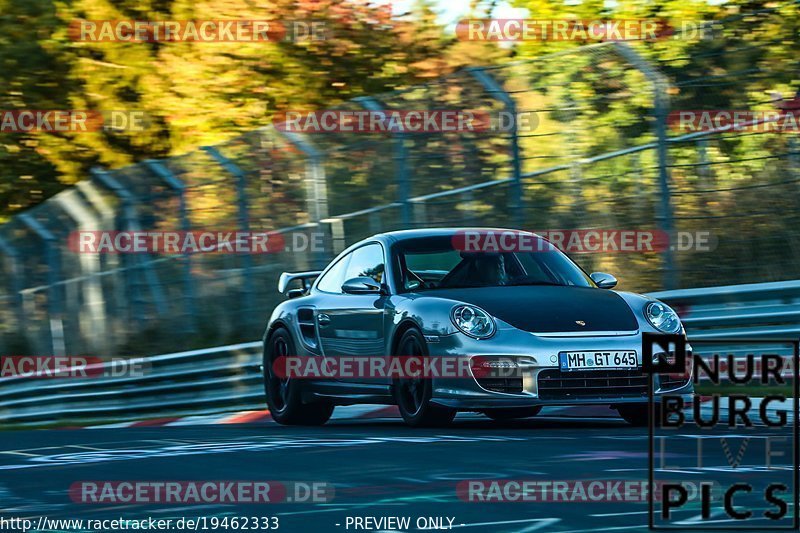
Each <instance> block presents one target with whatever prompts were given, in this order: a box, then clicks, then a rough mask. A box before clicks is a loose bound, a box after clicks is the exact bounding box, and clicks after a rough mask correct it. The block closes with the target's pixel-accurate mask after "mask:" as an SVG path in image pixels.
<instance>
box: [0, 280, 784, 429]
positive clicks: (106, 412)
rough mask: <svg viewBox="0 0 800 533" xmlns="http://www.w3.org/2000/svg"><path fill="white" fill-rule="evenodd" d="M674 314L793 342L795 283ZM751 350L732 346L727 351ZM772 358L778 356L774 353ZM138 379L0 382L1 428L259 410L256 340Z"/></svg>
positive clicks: (714, 294)
mask: <svg viewBox="0 0 800 533" xmlns="http://www.w3.org/2000/svg"><path fill="white" fill-rule="evenodd" d="M651 296H653V297H656V298H658V299H660V300H663V301H664V302H666V303H668V304H670V305H672V306H674V307H675V308H676V310H677V311H678V312H679V314H681V316H682V319H683V322H684V324H685V325H686V328H687V331H688V333H689V339H690V341H691V339H696V340H704V341H709V340H712V341H713V340H717V339H719V340H720V343H721V344H722V343H723V340H724V339H732V338H739V339H742V338H747V339H770V338H775V339H778V338H779V339H787V338H798V337H800V281H787V282H776V283H761V284H751V285H732V286H726V287H712V288H704V289H684V290H676V291H664V292H656V293H651ZM748 349H750V350H751V349H752V347H748V346H745V345H737V346H736V348H735V349H734V350H730V349H728V350H726V351H728V352H740V353H744V352H746V351H747V350H748ZM777 353H779V351H778V352H777ZM144 360H145V361H146V362H147V364H148V372H147V373H145V374H143V375H141V376H128V377H115V378H112V377H97V378H83V379H26V378H21V377H10V378H2V379H0V424H3V425H11V424H13V425H46V424H54V423H81V424H84V423H87V422H88V423H92V422H96V423H98V424H99V423H102V422H104V421H125V420H137V419H142V418H151V417H152V418H156V417H163V416H179V415H180V416H183V415H192V414H208V413H215V412H225V411H231V410H249V409H264V406H265V401H264V390H263V385H262V381H261V375H260V364H261V342H260V341H256V342H249V343H243V344H234V345H230V346H220V347H216V348H207V349H202V350H192V351H187V352H180V353H172V354H164V355H157V356H153V357H148V358H145V359H144Z"/></svg>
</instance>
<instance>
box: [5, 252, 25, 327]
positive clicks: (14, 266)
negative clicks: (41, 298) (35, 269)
mask: <svg viewBox="0 0 800 533" xmlns="http://www.w3.org/2000/svg"><path fill="white" fill-rule="evenodd" d="M0 253H2V254H4V255H5V256H6V257H8V261H9V265H10V268H9V272H10V274H11V276H10V277H9V280H8V282H9V283H8V289H9V290H10V291H11V295H12V298H13V299H12V302H14V314H15V315H16V317H17V327H18V328H19V331H20V332H21V333H22V334H23V335H24V334H25V333H26V331H27V329H26V328H25V312H24V311H23V309H22V305H23V298H22V287H23V285H24V282H23V280H22V268H20V264H19V252H17V250H16V248H14V247H13V246H11V245H10V244H9V243H8V241H6V240H5V239H3V238H2V237H0Z"/></svg>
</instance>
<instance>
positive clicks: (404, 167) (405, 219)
mask: <svg viewBox="0 0 800 533" xmlns="http://www.w3.org/2000/svg"><path fill="white" fill-rule="evenodd" d="M353 100H354V101H356V102H358V103H359V104H361V106H362V107H364V109H367V110H369V111H373V112H379V113H380V112H383V111H386V106H384V105H382V104H381V103H380V102H378V101H377V100H375V99H374V98H372V97H369V96H362V97H359V98H354V99H353ZM392 140H393V144H394V162H395V177H396V180H397V201H398V202H399V203H400V221H401V222H402V225H403V228H409V227H411V224H412V220H411V205H410V203H409V200H410V196H411V182H410V179H409V175H410V169H409V165H408V147H407V146H406V134H405V133H402V132H392Z"/></svg>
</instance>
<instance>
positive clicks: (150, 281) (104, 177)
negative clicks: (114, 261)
mask: <svg viewBox="0 0 800 533" xmlns="http://www.w3.org/2000/svg"><path fill="white" fill-rule="evenodd" d="M90 173H91V176H92V179H93V180H96V181H97V182H99V183H100V184H101V185H103V186H104V187H105V188H107V189H108V190H110V191H111V192H112V193H114V195H115V196H116V197H117V198H119V199H120V202H122V216H123V218H124V219H125V227H126V228H127V229H128V230H130V231H141V229H142V227H141V224H139V217H138V216H137V215H136V207H135V198H134V196H133V194H131V192H130V191H129V190H128V189H126V188H125V187H123V186H122V184H121V183H120V182H119V181H117V180H115V179H114V178H113V177H112V176H111V174H109V173H108V172H106V171H105V170H103V169H101V168H98V167H95V168H92V169H91V171H90ZM133 261H134V263H137V264H136V267H135V268H136V269H142V271H143V273H144V277H145V279H146V280H147V285H148V287H149V289H150V293H151V295H152V297H153V304H154V305H155V309H156V312H157V313H158V314H159V315H162V316H163V315H164V314H166V312H167V302H166V299H165V298H164V293H163V291H162V290H161V283H160V281H159V279H158V275H157V274H156V272H155V270H154V269H153V268H152V265H151V264H150V259H149V255H145V256H144V257H143V258H141V259H140V254H133ZM125 276H126V279H128V276H127V274H126V275H125ZM128 283H129V281H128ZM133 314H134V317H136V318H138V319H139V320H142V319H143V316H141V315H138V316H137V315H136V310H135V309H134V312H133Z"/></svg>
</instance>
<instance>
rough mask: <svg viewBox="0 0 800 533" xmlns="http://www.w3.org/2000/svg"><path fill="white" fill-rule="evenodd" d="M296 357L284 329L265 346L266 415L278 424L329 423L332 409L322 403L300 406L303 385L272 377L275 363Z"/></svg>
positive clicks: (289, 338) (309, 424)
mask: <svg viewBox="0 0 800 533" xmlns="http://www.w3.org/2000/svg"><path fill="white" fill-rule="evenodd" d="M296 354H297V352H295V349H294V342H293V341H292V336H291V335H290V334H289V332H288V331H286V328H283V327H279V328H278V329H276V330H275V331H274V332H273V333H272V335H270V337H269V339H268V340H267V342H266V343H265V344H264V357H263V365H264V370H263V377H264V392H265V394H266V395H267V407H268V408H269V413H270V415H272V418H273V420H275V422H277V423H278V424H283V425H292V426H321V425H322V424H324V423H325V422H327V421H328V420H329V419H330V417H331V415H332V414H333V407H334V406H333V405H331V404H328V403H322V402H317V403H303V399H302V390H301V389H302V383H301V382H300V381H299V380H297V379H291V378H281V377H278V376H276V375H275V372H274V367H273V363H274V362H275V359H276V358H278V357H286V356H290V355H296Z"/></svg>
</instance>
